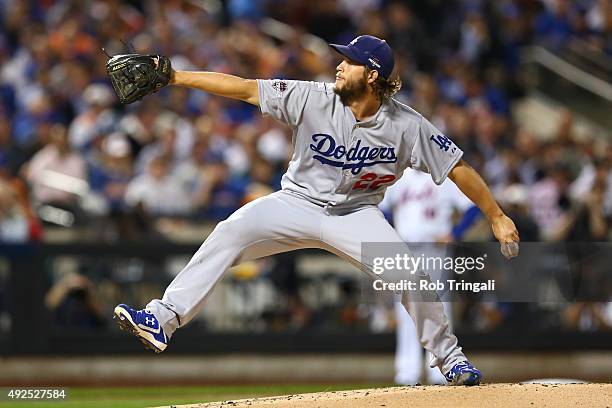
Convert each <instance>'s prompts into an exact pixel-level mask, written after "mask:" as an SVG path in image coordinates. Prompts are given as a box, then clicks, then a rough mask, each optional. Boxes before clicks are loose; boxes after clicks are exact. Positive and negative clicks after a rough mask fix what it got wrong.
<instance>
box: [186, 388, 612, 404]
mask: <svg viewBox="0 0 612 408" xmlns="http://www.w3.org/2000/svg"><path fill="white" fill-rule="evenodd" d="M196 407H197V408H230V407H250V408H253V407H280V408H289V407H291V408H315V407H321V408H327V407H331V408H362V407H363V408H366V407H368V408H369V407H387V408H393V407H411V408H431V407H452V408H459V407H483V408H484V407H513V408H515V407H537V408H539V407H551V408H552V407H555V408H556V407H590V408H599V407H601V408H612V384H486V385H481V386H479V387H448V386H417V387H392V388H377V389H365V390H355V391H333V392H322V393H314V394H296V395H284V396H278V397H266V398H253V399H244V400H235V401H222V402H210V403H205V404H196V405H179V406H177V407H176V408H196Z"/></svg>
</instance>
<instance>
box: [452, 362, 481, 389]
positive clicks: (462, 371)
mask: <svg viewBox="0 0 612 408" xmlns="http://www.w3.org/2000/svg"><path fill="white" fill-rule="evenodd" d="M445 377H446V380H447V381H448V382H449V383H450V385H478V384H480V380H481V379H482V374H481V373H480V371H479V370H478V369H477V368H476V367H474V366H473V365H471V364H470V362H469V361H462V362H460V363H457V364H455V366H454V367H453V368H451V370H450V371H449V372H448V373H447V374H446V375H445Z"/></svg>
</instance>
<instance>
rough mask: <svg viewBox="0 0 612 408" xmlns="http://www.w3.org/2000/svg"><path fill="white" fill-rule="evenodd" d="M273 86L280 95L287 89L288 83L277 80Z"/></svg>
mask: <svg viewBox="0 0 612 408" xmlns="http://www.w3.org/2000/svg"><path fill="white" fill-rule="evenodd" d="M272 88H274V90H275V91H276V94H277V95H278V96H281V94H282V93H283V92H285V91H286V90H287V83H286V82H285V81H279V80H276V81H274V82H272Z"/></svg>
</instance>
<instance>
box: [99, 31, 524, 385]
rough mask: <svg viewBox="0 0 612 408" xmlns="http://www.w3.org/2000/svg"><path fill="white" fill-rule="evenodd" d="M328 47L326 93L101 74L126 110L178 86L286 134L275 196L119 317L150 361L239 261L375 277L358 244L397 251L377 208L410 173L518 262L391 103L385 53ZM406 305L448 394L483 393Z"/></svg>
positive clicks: (362, 44) (455, 159)
mask: <svg viewBox="0 0 612 408" xmlns="http://www.w3.org/2000/svg"><path fill="white" fill-rule="evenodd" d="M331 47H332V48H333V49H334V50H336V51H337V52H338V53H339V54H340V55H341V56H342V58H343V59H342V62H340V64H339V65H338V66H337V67H336V81H335V83H333V84H331V83H316V82H304V81H290V80H250V79H243V78H238V77H235V76H232V75H227V74H221V73H215V72H186V71H174V70H172V68H171V67H170V62H169V60H168V58H166V57H163V56H141V55H137V54H135V55H133V56H115V57H112V58H111V59H110V60H109V62H108V64H107V71H108V72H109V75H110V77H111V81H112V82H113V86H114V89H115V90H116V91H117V93H118V95H120V98H121V100H122V102H124V103H130V102H133V101H135V100H138V99H140V98H142V97H143V96H145V95H147V94H150V93H153V92H155V91H157V90H158V89H159V88H160V87H162V86H165V85H167V84H170V85H175V86H184V87H189V88H195V89H199V90H202V91H205V92H209V93H212V94H215V95H220V96H225V97H228V98H233V99H238V100H242V101H245V102H248V103H251V104H253V105H257V106H259V108H260V110H261V113H262V114H263V115H270V116H272V117H273V118H274V119H276V120H278V121H281V122H283V123H285V124H287V125H289V126H290V127H291V128H292V129H293V144H294V153H293V157H292V159H291V161H290V163H289V166H288V169H287V172H286V173H285V175H284V176H283V178H282V183H281V185H282V189H281V190H280V191H278V192H275V193H272V194H270V195H268V196H265V197H262V198H259V199H257V200H255V201H252V202H250V203H248V204H247V205H245V206H244V207H242V208H240V209H239V210H238V211H236V212H235V213H234V214H232V215H231V216H230V217H229V218H228V219H227V220H225V221H223V222H220V223H219V224H218V225H217V226H216V228H215V229H214V231H213V232H212V233H211V234H210V235H209V236H208V238H207V239H206V240H205V241H204V243H203V244H202V246H201V247H200V248H199V249H198V251H197V252H196V253H195V255H194V256H193V258H192V259H191V260H190V261H189V263H188V264H187V265H186V266H185V268H184V269H183V270H182V271H181V272H180V273H179V274H178V275H177V276H176V278H175V279H174V280H173V281H172V283H170V285H169V286H168V288H167V289H166V291H165V293H164V295H163V297H162V298H161V299H154V300H152V301H151V302H150V303H149V304H148V305H147V306H146V308H145V309H143V310H136V309H133V308H131V307H129V306H127V305H124V304H120V305H118V306H117V307H116V308H115V312H114V313H115V317H116V318H117V321H118V323H119V325H120V326H121V328H123V329H125V330H127V331H129V332H131V333H133V334H134V335H136V336H137V337H138V338H139V339H140V340H141V341H142V342H143V343H144V344H145V345H146V346H148V347H149V348H152V349H153V350H154V351H156V352H161V351H163V350H165V349H166V347H167V345H168V342H169V340H170V338H171V337H172V335H173V333H174V332H175V331H176V330H177V329H178V328H179V327H182V326H185V325H186V324H187V323H189V321H190V320H191V319H192V318H193V317H194V316H195V315H196V314H197V313H198V311H199V310H200V309H201V308H202V307H203V305H204V303H205V301H206V297H207V296H208V294H210V292H211V291H212V290H213V288H214V286H215V284H216V283H217V282H218V281H219V279H220V278H221V277H222V276H223V274H224V273H225V271H227V270H228V269H229V268H230V267H232V266H233V265H236V264H239V263H241V262H244V261H247V260H251V259H255V258H260V257H264V256H267V255H272V254H276V253H280V252H285V251H291V250H294V249H299V248H322V249H325V250H327V251H330V252H332V253H334V254H337V255H338V256H340V257H342V258H344V259H346V260H348V261H350V262H352V263H353V264H355V265H356V266H357V267H358V268H360V269H361V270H363V271H365V272H366V273H371V274H372V275H373V276H374V274H373V272H372V266H373V265H372V262H371V259H368V258H367V257H364V258H365V259H364V258H362V254H361V244H362V242H397V243H402V242H403V241H402V238H401V237H400V236H399V235H398V234H397V232H396V231H395V230H394V229H393V228H392V227H391V225H389V223H388V222H387V221H386V220H385V218H384V216H383V215H382V213H381V211H380V210H379V209H378V207H377V205H378V203H379V202H380V201H381V199H382V197H383V195H384V192H385V189H386V188H387V187H388V186H390V185H391V184H393V183H394V182H395V181H396V180H397V179H398V178H399V177H400V176H401V175H402V173H403V171H404V169H406V168H408V167H411V168H413V169H416V170H419V171H422V172H426V173H428V174H430V176H431V178H432V179H433V181H434V182H435V183H437V184H440V183H442V182H443V181H444V180H445V179H446V178H447V177H449V178H450V179H451V180H452V181H453V182H455V184H456V185H457V186H458V187H459V189H461V191H463V193H464V194H465V195H466V196H467V197H469V198H470V199H471V200H472V201H473V202H474V203H475V204H476V205H478V207H479V208H480V209H481V210H482V212H483V214H484V215H485V216H486V217H487V219H488V220H489V221H490V223H491V227H492V229H493V233H494V234H495V237H496V238H497V239H498V240H499V242H500V244H501V250H502V252H503V253H504V255H505V256H507V257H512V256H516V255H517V254H518V241H519V237H518V232H517V230H516V227H515V226H514V223H513V222H512V220H510V219H509V218H508V217H507V216H506V215H505V214H504V213H503V212H502V210H501V209H500V207H499V206H498V204H497V203H496V202H495V200H494V199H493V197H492V195H491V192H490V191H489V189H488V187H487V186H486V184H485V183H484V181H483V180H482V178H481V177H480V176H479V175H478V174H477V173H476V172H475V171H474V170H473V169H472V168H471V167H470V166H469V165H468V164H467V163H466V162H465V161H463V160H462V159H461V156H462V151H461V149H460V148H459V147H458V146H456V145H455V144H454V143H453V142H452V140H450V139H449V138H448V137H446V136H444V135H443V134H441V132H440V131H438V130H437V129H436V128H435V127H434V126H433V125H432V124H431V123H430V122H429V121H428V120H427V119H426V118H424V117H423V116H421V115H420V114H419V113H418V112H416V111H414V110H413V109H411V108H410V107H408V106H406V105H403V104H401V103H399V102H398V101H396V100H394V99H393V98H392V96H393V95H394V93H395V92H397V90H398V89H399V80H396V79H394V78H393V77H392V76H391V73H392V71H393V66H394V58H393V53H392V51H391V48H390V47H389V46H388V45H387V43H386V42H385V41H384V40H381V39H379V38H376V37H372V36H368V35H362V36H359V37H357V38H355V39H354V40H353V41H351V42H350V43H349V44H348V45H338V44H331ZM142 57H148V58H149V59H143V58H142ZM131 58H133V59H134V62H132V60H131ZM115 62H117V64H115ZM402 304H403V305H404V307H405V308H406V310H407V311H408V313H409V314H410V316H411V317H412V319H413V321H414V323H415V327H416V331H417V333H418V338H419V341H420V343H421V345H422V346H423V347H424V348H425V349H426V350H428V351H429V352H431V354H432V355H433V356H434V360H433V362H432V364H433V365H435V366H437V367H438V368H439V369H440V371H441V372H442V373H443V374H444V375H445V377H446V379H447V380H448V381H449V382H450V383H451V384H455V385H476V384H479V383H480V379H481V374H480V372H479V371H478V370H477V369H476V368H474V367H473V366H472V365H471V364H470V363H469V362H468V360H467V358H466V356H465V355H464V354H463V352H462V351H461V348H460V347H459V345H458V342H457V338H456V337H455V335H454V334H453V333H452V332H451V330H450V328H449V324H448V321H447V319H446V317H445V315H444V311H443V307H442V305H441V303H440V302H417V301H411V299H410V296H409V294H408V293H407V292H404V294H403V296H402Z"/></svg>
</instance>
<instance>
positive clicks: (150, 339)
mask: <svg viewBox="0 0 612 408" xmlns="http://www.w3.org/2000/svg"><path fill="white" fill-rule="evenodd" d="M113 318H114V319H116V320H117V324H118V325H119V327H120V328H121V329H122V330H125V331H126V332H129V333H132V334H133V335H134V336H136V337H138V338H139V339H140V341H141V342H142V343H143V344H144V345H145V347H146V348H148V349H150V350H153V351H154V352H156V353H161V352H162V351H164V350H165V349H166V346H167V345H168V337H167V336H166V333H164V329H163V328H162V327H161V325H160V324H159V321H157V319H156V318H155V316H153V313H151V312H149V311H148V310H146V309H143V310H136V309H132V308H131V307H129V306H128V305H124V304H120V305H117V307H115V312H114V316H113Z"/></svg>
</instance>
